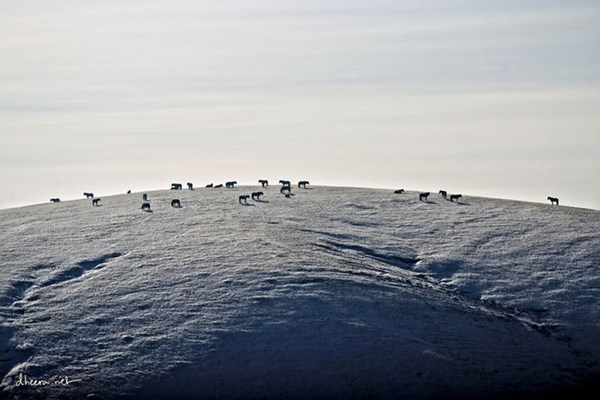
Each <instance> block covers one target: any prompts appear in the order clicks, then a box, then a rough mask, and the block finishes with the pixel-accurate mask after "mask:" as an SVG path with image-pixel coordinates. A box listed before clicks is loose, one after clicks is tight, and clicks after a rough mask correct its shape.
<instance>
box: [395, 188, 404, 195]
mask: <svg viewBox="0 0 600 400" xmlns="http://www.w3.org/2000/svg"><path fill="white" fill-rule="evenodd" d="M394 193H395V194H401V193H404V189H398V190H394Z"/></svg>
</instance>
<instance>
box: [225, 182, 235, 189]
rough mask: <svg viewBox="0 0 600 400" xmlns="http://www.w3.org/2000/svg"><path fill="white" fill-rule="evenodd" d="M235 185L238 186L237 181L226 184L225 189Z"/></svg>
mask: <svg viewBox="0 0 600 400" xmlns="http://www.w3.org/2000/svg"><path fill="white" fill-rule="evenodd" d="M235 185H237V182H236V181H229V182H225V187H228V188H232V187H235Z"/></svg>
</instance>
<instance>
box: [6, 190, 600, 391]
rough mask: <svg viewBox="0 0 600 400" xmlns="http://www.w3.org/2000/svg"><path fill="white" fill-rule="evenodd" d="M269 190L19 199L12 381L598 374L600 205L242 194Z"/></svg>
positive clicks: (199, 383)
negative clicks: (177, 204) (24, 202)
mask: <svg viewBox="0 0 600 400" xmlns="http://www.w3.org/2000/svg"><path fill="white" fill-rule="evenodd" d="M253 190H257V189H256V188H253V187H243V186H242V187H236V188H233V189H208V188H203V189H197V190H194V191H191V190H186V191H177V192H173V191H156V192H149V193H148V195H149V202H150V203H151V206H152V212H143V211H142V210H140V205H141V203H142V201H141V200H142V199H141V194H130V195H117V196H108V197H102V203H101V204H102V206H101V207H92V205H91V201H90V200H86V199H82V200H76V201H66V202H61V203H56V204H43V205H35V206H30V207H24V208H17V209H8V210H1V211H0V262H1V266H0V268H1V270H0V316H1V319H0V321H1V322H0V373H1V375H2V377H3V379H2V387H1V388H2V396H4V397H7V398H14V399H27V398H40V397H41V398H48V399H52V398H73V399H75V398H85V397H86V396H87V397H88V398H95V399H113V398H122V399H133V398H157V399H158V398H165V397H169V398H190V399H192V398H193V399H195V398H235V397H237V398H292V399H294V398H348V399H359V398H360V399H362V398H397V397H405V398H438V397H444V398H466V397H471V396H476V397H490V398H492V397H500V396H507V395H512V396H523V397H528V398H531V396H534V395H546V394H549V393H567V392H575V393H579V392H580V391H581V390H583V389H587V388H589V387H590V385H591V382H592V381H593V380H594V379H595V378H597V377H598V374H599V373H600V367H599V365H598V361H599V356H600V345H599V343H600V341H598V338H599V337H600V336H599V333H600V300H599V299H600V293H599V292H600V282H599V269H600V229H599V228H600V212H598V211H594V210H587V209H576V208H568V207H562V206H560V207H556V206H550V205H549V204H533V203H525V202H515V201H507V200H496V199H486V198H477V197H470V196H465V197H463V199H461V201H460V202H459V203H456V202H450V201H447V200H445V199H443V198H442V197H438V196H437V195H434V194H432V195H431V196H430V197H429V201H426V202H423V201H419V200H418V194H417V193H415V192H407V193H404V194H393V193H392V191H387V190H374V189H358V188H335V187H313V188H311V189H306V190H304V189H294V195H293V196H291V197H290V198H285V197H283V196H282V195H281V194H280V193H279V190H278V189H277V188H276V187H273V188H270V189H260V190H262V191H264V192H265V196H264V201H262V202H250V205H248V206H244V205H240V204H239V203H238V196H239V195H241V194H250V192H251V191H253ZM174 197H178V198H179V199H180V200H181V204H182V208H180V209H176V208H172V207H171V206H170V201H171V199H172V198H174Z"/></svg>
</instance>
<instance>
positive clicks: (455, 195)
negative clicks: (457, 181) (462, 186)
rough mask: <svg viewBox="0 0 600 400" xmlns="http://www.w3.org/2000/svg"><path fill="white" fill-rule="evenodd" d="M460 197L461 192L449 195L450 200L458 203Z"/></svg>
mask: <svg viewBox="0 0 600 400" xmlns="http://www.w3.org/2000/svg"><path fill="white" fill-rule="evenodd" d="M461 197H462V194H451V195H450V201H452V202H453V201H454V200H456V202H457V203H458V199H460V198H461Z"/></svg>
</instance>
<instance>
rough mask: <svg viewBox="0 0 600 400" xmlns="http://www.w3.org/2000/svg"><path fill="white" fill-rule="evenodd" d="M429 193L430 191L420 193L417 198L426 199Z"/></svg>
mask: <svg viewBox="0 0 600 400" xmlns="http://www.w3.org/2000/svg"><path fill="white" fill-rule="evenodd" d="M430 194H431V193H429V192H425V193H421V194H420V195H419V200H421V201H423V199H425V201H427V198H428V197H429V195H430Z"/></svg>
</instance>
